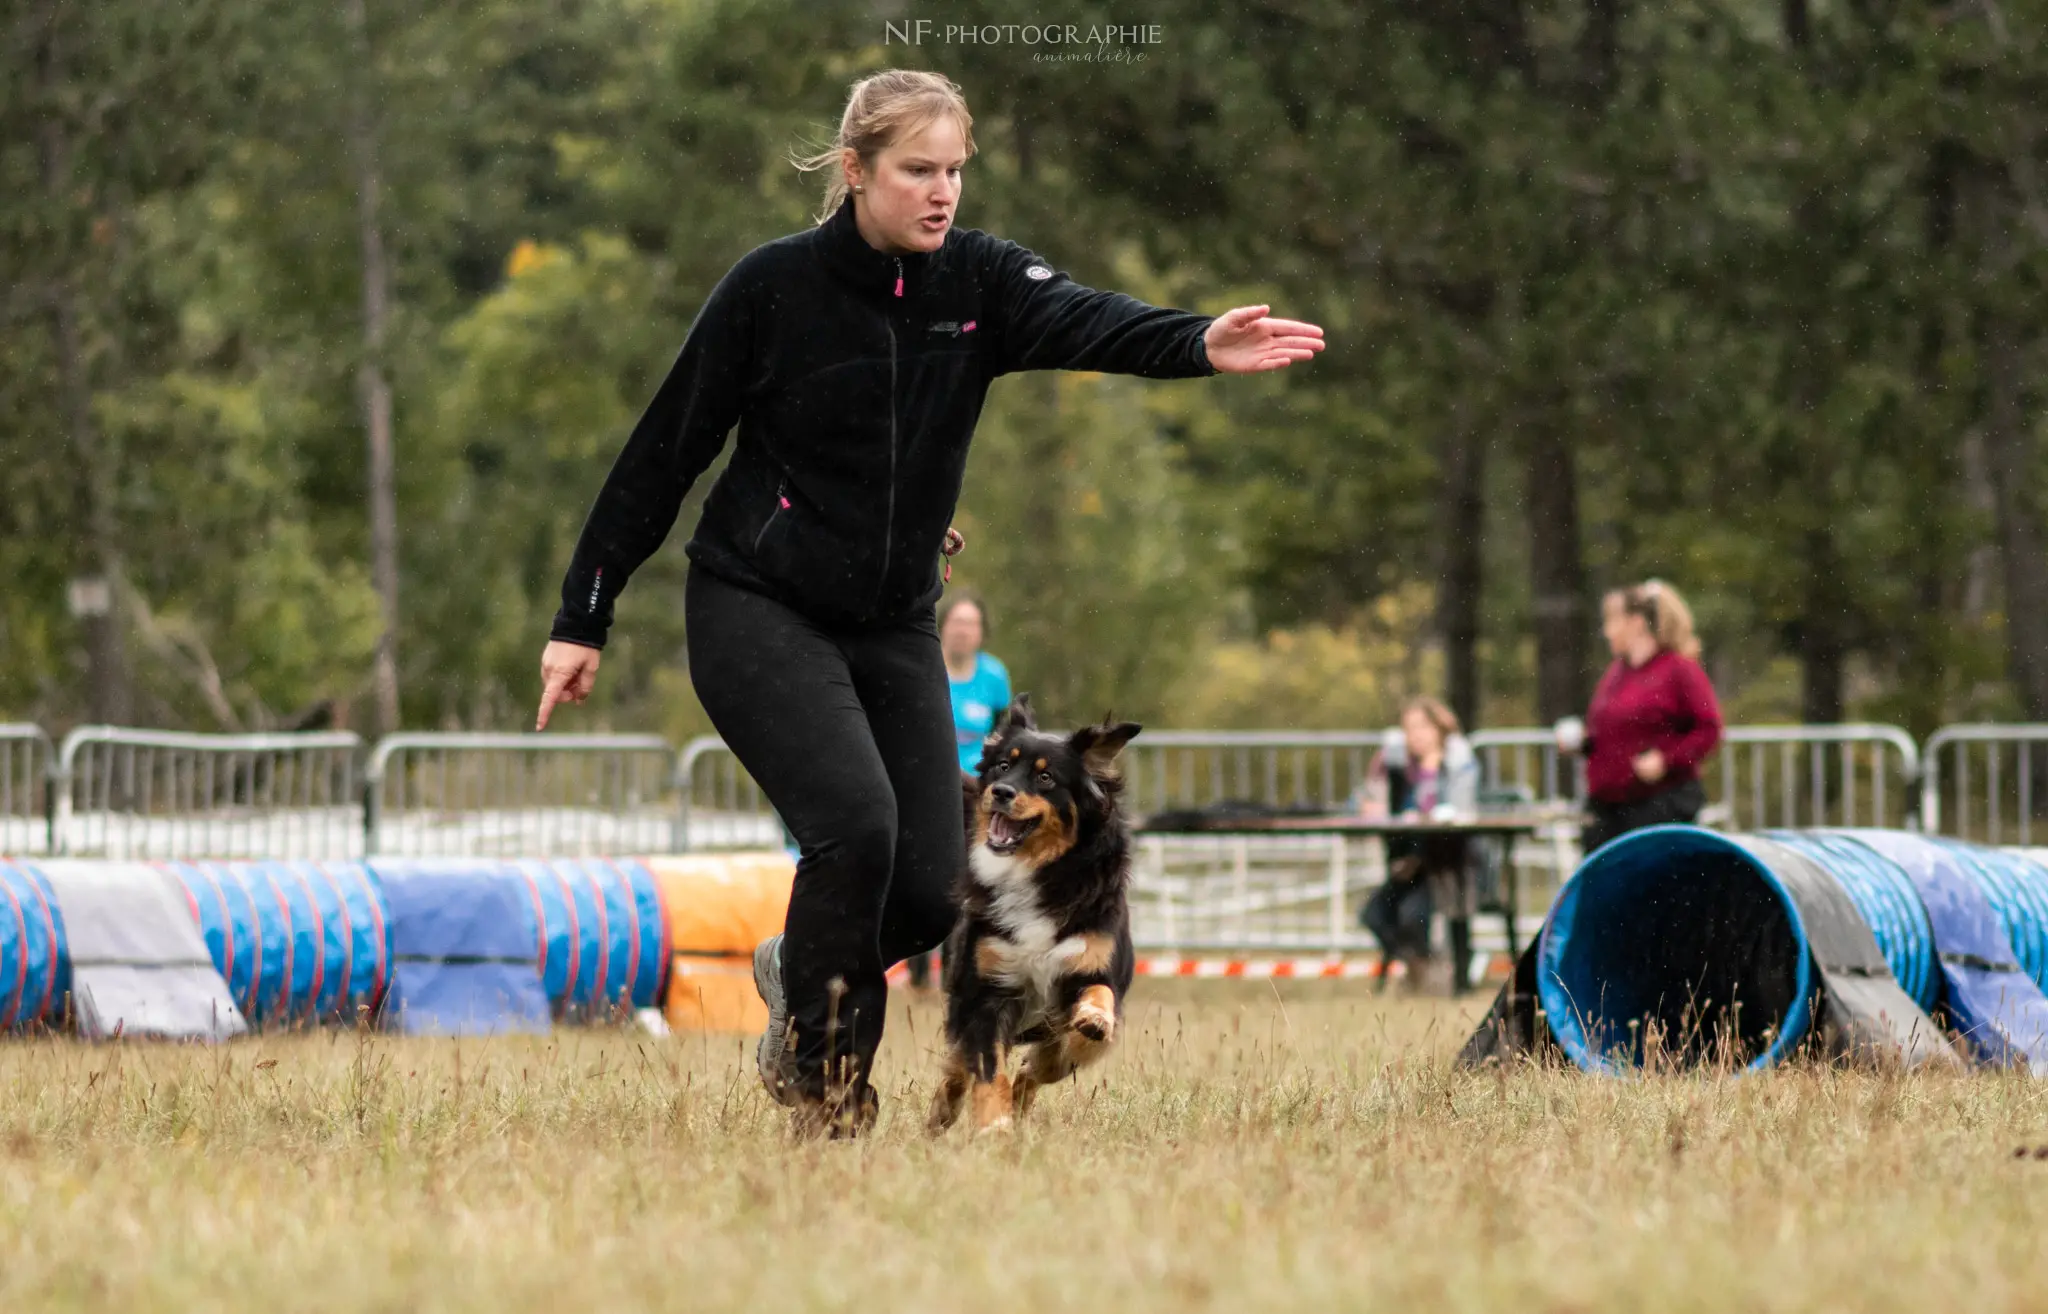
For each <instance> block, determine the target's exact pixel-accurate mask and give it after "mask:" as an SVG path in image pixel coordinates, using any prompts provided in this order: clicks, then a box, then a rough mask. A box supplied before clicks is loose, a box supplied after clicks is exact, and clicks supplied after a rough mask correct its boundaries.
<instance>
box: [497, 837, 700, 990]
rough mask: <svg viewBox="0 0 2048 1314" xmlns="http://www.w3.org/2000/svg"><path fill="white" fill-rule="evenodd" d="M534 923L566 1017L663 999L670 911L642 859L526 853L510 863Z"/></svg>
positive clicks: (545, 973) (546, 974) (548, 983)
mask: <svg viewBox="0 0 2048 1314" xmlns="http://www.w3.org/2000/svg"><path fill="white" fill-rule="evenodd" d="M505 867H506V873H507V879H508V880H509V881H510V882H511V883H512V884H513V886H514V888H515V890H516V891H517V897H518V899H519V900H520V902H521V904H522V906H523V907H524V909H525V910H526V914H527V917H528V919H529V924H530V925H531V927H532V931H533V940H534V946H535V951H536V953H537V954H538V955H539V957H540V961H541V981H542V983H543V985H544V987H545V989H546V990H547V996H548V1001H549V1003H550V1005H551V1006H552V1007H553V1008H554V1011H555V1014H556V1016H558V1017H564V1018H586V1019H594V1018H603V1017H607V1016H611V1015H613V1014H616V1013H617V1012H619V1011H620V1010H621V1009H622V1008H628V1007H630V1008H655V1007H659V1006H660V1003H661V997H662V986H663V983H664V981H665V980H666V975H667V970H668V961H669V952H668V918H667V917H666V916H665V915H664V914H663V911H662V907H661V896H660V891H659V889H658V888H657V887H656V885H655V880H654V875H653V873H652V872H650V871H648V870H647V868H646V867H645V866H644V865H643V864H641V863H638V862H633V861H630V860H626V861H613V860H607V859H599V858H580V859H579V858H563V859H556V860H552V861H544V860H540V859H523V860H520V861H517V862H511V863H507V864H505Z"/></svg>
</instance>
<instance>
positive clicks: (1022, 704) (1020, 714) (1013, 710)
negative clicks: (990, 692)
mask: <svg viewBox="0 0 2048 1314" xmlns="http://www.w3.org/2000/svg"><path fill="white" fill-rule="evenodd" d="M1037 728H1038V718H1036V717H1034V716H1033V715H1032V714H1031V695H1030V694H1028V693H1020V694H1018V695H1017V696H1016V697H1015V698H1012V699H1011V700H1010V705H1009V706H1008V707H1006V708H1004V709H1003V714H1002V716H1001V717H1000V718H999V719H998V720H997V721H996V728H995V731H994V733H993V734H991V735H990V736H989V738H991V739H994V738H995V737H996V736H997V735H1000V734H1003V733H1004V732H1005V731H1009V730H1036V729H1037Z"/></svg>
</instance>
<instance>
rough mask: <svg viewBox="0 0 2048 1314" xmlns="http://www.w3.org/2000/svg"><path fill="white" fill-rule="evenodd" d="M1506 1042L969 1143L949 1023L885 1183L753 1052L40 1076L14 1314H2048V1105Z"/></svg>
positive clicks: (9, 1214)
mask: <svg viewBox="0 0 2048 1314" xmlns="http://www.w3.org/2000/svg"><path fill="white" fill-rule="evenodd" d="M1478 1007H1479V1006H1478V1005H1477V1004H1473V1005H1468V1006H1463V1007H1454V1006H1452V1005H1448V1004H1442V1003H1427V1002H1420V1001H1393V1002H1381V1001H1378V1000H1376V999H1374V998H1373V997H1371V996H1370V995H1368V994H1365V993H1363V992H1362V991H1359V990H1356V989H1351V988H1347V987H1336V986H1331V985H1328V984H1321V983H1299V984H1295V985H1293V986H1291V987H1285V986H1283V987H1281V988H1279V989H1277V990H1276V989H1275V988H1273V987H1271V986H1268V985H1258V986H1250V985H1238V984H1209V983H1202V984H1194V983H1188V984H1185V985H1176V984H1167V983H1160V984H1152V983H1142V982H1141V983H1140V986H1139V990H1138V992H1137V994H1136V996H1135V997H1134V999H1133V1001H1132V1008H1131V1017H1130V1019H1129V1022H1130V1027H1129V1030H1128V1032H1127V1036H1126V1045H1125V1047H1124V1052H1123V1053H1122V1054H1121V1056H1120V1057H1119V1058H1117V1059H1116V1060H1114V1061H1113V1062H1112V1063H1111V1064H1110V1065H1108V1066H1106V1067H1105V1068H1103V1069H1102V1070H1101V1071H1100V1072H1099V1073H1097V1074H1095V1075H1094V1077H1093V1079H1092V1080H1089V1081H1087V1082H1086V1083H1085V1084H1081V1085H1068V1086H1065V1087H1061V1088H1058V1089H1055V1090H1053V1091H1051V1092H1048V1094H1047V1096H1046V1097H1045V1098H1044V1099H1042V1100H1041V1102H1040V1104H1039V1106H1038V1109H1037V1110H1036V1111H1035V1113H1034V1120H1033V1122H1032V1123H1031V1124H1030V1125H1029V1126H1028V1127H1027V1128H1025V1129H1024V1130H1022V1131H1020V1132H1018V1133H1016V1134H1012V1135H1009V1136H1007V1137H990V1138H984V1139H983V1140H981V1141H974V1140H972V1139H969V1138H967V1137H965V1136H964V1135H963V1134H962V1133H960V1132H956V1133H954V1134H953V1136H951V1137H949V1138H948V1139H945V1140H943V1141H936V1142H935V1141H931V1140H928V1139H926V1137H925V1136H924V1135H923V1133H922V1129H921V1121H922V1117H921V1115H922V1112H923V1104H924V1098H925V1095H926V1092H927V1091H928V1090H929V1088H930V1079H931V1074H932V1071H933V1067H934V1064H933V1062H932V1060H931V1058H930V1054H929V1050H930V1043H931V1040H932V1033H933V1030H934V1028H935V1024H936V1021H937V1016H936V1012H935V1010H934V1008H933V1007H932V1006H931V1005H929V1004H925V1005H912V1006H910V1007H908V1008H907V1009H906V1010H905V1011H904V1012H902V1013H900V1014H899V1015H898V1016H897V1018H896V1019H895V1022H894V1024H893V1025H894V1031H893V1034H892V1036H891V1039H890V1042H889V1044H888V1046H887V1047H886V1048H885V1050H884V1063H885V1071H884V1077H883V1089H884V1092H885V1104H884V1109H883V1122H882V1126H881V1130H880V1134H879V1135H878V1136H876V1137H874V1138H873V1139H871V1140H869V1141H867V1142H864V1143H860V1144H857V1145H831V1144H826V1145H803V1146H793V1145H791V1144H790V1143H789V1142H788V1141H787V1139H786V1136H785V1132H784V1123H783V1120H782V1118H781V1117H779V1116H778V1112H779V1111H777V1110H774V1109H773V1108H772V1107H771V1106H770V1105H769V1104H768V1102H767V1100H766V1099H765V1098H764V1097H763V1096H762V1094H761V1093H760V1091H759V1089H758V1088H757V1086H756V1085H755V1082H754V1078H753V1075H752V1071H751V1068H750V1067H749V1066H748V1065H747V1064H746V1063H745V1062H744V1059H743V1054H742V1049H741V1045H740V1043H739V1042H738V1041H737V1040H734V1039H721V1040H716V1041H706V1040H704V1039H702V1038H691V1039H673V1040H652V1039H647V1038H643V1037H639V1036H636V1035H634V1034H631V1033H625V1032H562V1033H558V1034H557V1035H556V1036H555V1037H553V1038H552V1039H549V1040H544V1041H541V1040H534V1041H498V1042H490V1043H483V1042H467V1043H462V1044H456V1043H453V1042H434V1041H408V1040H398V1039H384V1038H377V1037H365V1038H359V1037H356V1036H353V1035H345V1034H337V1035H316V1036H291V1037H278V1038H275V1039H261V1040H254V1041H249V1042H246V1043H239V1044H235V1045H231V1046H228V1047H225V1048H222V1049H219V1050H216V1051H205V1050H198V1049H168V1048H158V1047H149V1046H141V1045H113V1046H101V1047H90V1046H85V1045H79V1044H70V1043H55V1042H40V1041H39V1042H24V1043H16V1044H7V1045H0V1310H9V1311H12V1310H23V1311H30V1310H34V1311H41V1310H71V1309H121V1310H173V1309H176V1310H186V1309H190V1310H242V1309H248V1310H264V1311H287V1310H289V1311H309V1310H351V1311H352V1310H427V1311H435V1310H488V1311H522V1310H549V1311H554V1310H603V1309H664V1310H667V1309H673V1310H689V1311H724V1310H747V1311H762V1312H764V1314H765V1312H767V1311H782V1310H792V1309H819V1310H860V1311H864V1312H866V1311H879V1310H915V1311H938V1310H961V1311H973V1312H974V1314H996V1312H997V1311H1005V1310H1032V1311H1048V1310H1065V1309H1087V1310H1107V1311H1119V1312H1122V1311H1129V1312H1130V1314H1150V1312H1151V1311H1167V1310H1171V1311H1175V1312H1176V1314H1181V1312H1184V1311H1189V1310H1205V1309H1218V1310H1232V1311H1239V1310H1262V1309H1274V1310H1278V1309H1288V1310H1325V1309H1361V1310H1364V1309H1390V1310H1391V1309H1398V1310H1405V1311H1417V1310H1432V1311H1434V1310H1482V1309H1484V1310H1515V1311H1535V1310H1607V1309H1614V1310H1692V1309H1702V1310H1704V1309H1743V1310H1793V1309H1831V1310H1832V1309H1867V1310H1881V1309H1897V1310H1911V1311H1914V1312H1915V1314H1926V1312H1927V1311H1930V1310H1948V1309H1967V1310H1970V1311H1973V1314H1990V1312H1992V1311H1999V1310H2038V1309H2042V1308H2044V1307H2048V1085H2041V1084H2036V1083H2031V1082H2029V1081H2027V1080H2025V1079H2022V1078H2013V1077H2001V1076H1970V1077H1958V1076H1952V1075H1928V1076H1897V1075H1889V1076H1888V1075H1881V1074H1870V1073H1850V1072H1835V1071H1826V1070H1814V1069H1803V1070H1787V1071H1781V1072H1776V1073H1771V1074H1766V1075H1763V1076H1760V1077H1752V1078H1747V1079H1742V1080H1732V1079H1728V1078H1725V1077H1676V1078H1660V1079H1656V1080H1652V1081H1646V1082H1639V1083H1621V1082H1615V1081H1607V1080H1601V1079H1595V1078H1589V1077H1585V1076H1582V1075H1580V1074H1577V1073H1574V1072H1569V1071H1542V1070H1535V1069H1524V1070H1516V1071H1509V1072H1505V1073H1500V1074H1480V1075H1474V1074H1461V1073H1456V1072H1453V1071H1452V1070H1451V1069H1450V1066H1449V1062H1448V1060H1449V1056H1450V1054H1451V1053H1452V1052H1453V1051H1454V1050H1455V1049H1456V1047H1457V1045H1458V1043H1459V1042H1460V1041H1461V1040H1462V1039H1463V1037H1464V1035H1465V1033H1466V1030H1467V1028H1468V1027H1469V1025H1470V1021H1471V1019H1472V1018H1473V1016H1474V1015H1475V1014H1476V1013H1477V1011H1478ZM2036 1147H2040V1149H2041V1155H2042V1157H2039V1158H2036V1157H2035V1156H2034V1150H2035V1148H2036ZM2022 1150H2024V1151H2025V1155H2024V1157H2021V1155H2020V1154H2019V1152H2020V1151H2022Z"/></svg>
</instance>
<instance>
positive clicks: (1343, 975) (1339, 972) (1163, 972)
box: [889, 953, 1515, 986]
mask: <svg viewBox="0 0 2048 1314" xmlns="http://www.w3.org/2000/svg"><path fill="white" fill-rule="evenodd" d="M1514 966H1515V965H1514V962H1513V961H1512V960H1511V959H1509V958H1508V956H1507V955H1506V954H1488V953H1476V954H1473V955H1472V967H1471V972H1470V977H1469V979H1471V980H1473V981H1487V980H1494V981H1505V980H1506V979H1507V978H1508V976H1509V974H1510V973H1512V972H1513V971H1514ZM1137 971H1138V975H1139V976H1152V977H1181V978H1190V979H1194V980H1204V981H1231V980H1243V981H1265V980H1280V981H1360V980H1363V981H1370V980H1372V979H1374V978H1376V977H1377V976H1379V973H1380V962H1379V959H1378V958H1153V957H1141V958H1139V959H1138V962H1137ZM1406 973H1407V968H1406V965H1405V964H1402V963H1399V962H1396V963H1394V964H1393V965H1392V966H1391V967H1390V968H1388V970H1387V975H1388V976H1389V977H1393V978H1396V979H1399V978H1400V977H1402V976H1404V975H1406ZM909 983H910V969H909V968H908V967H905V966H904V965H903V964H902V963H898V964H897V965H896V966H894V967H892V968H890V969H889V984H890V985H892V986H903V985H908V984H909ZM933 984H935V985H936V984H937V981H936V979H935V980H934V982H933Z"/></svg>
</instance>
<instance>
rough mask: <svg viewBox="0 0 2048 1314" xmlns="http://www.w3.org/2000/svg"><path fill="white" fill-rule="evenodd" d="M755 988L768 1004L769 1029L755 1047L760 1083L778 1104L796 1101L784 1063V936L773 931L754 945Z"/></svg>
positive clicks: (786, 1014) (786, 1037)
mask: <svg viewBox="0 0 2048 1314" xmlns="http://www.w3.org/2000/svg"><path fill="white" fill-rule="evenodd" d="M754 989H755V990H757V991H759V992H760V994H761V1002H762V1003H764V1004H766V1005H768V1029H767V1030H766V1031H763V1032H762V1033H761V1043H760V1044H758V1045H756V1046H755V1047H754V1066H755V1067H756V1068H758V1069H760V1072H761V1084H762V1086H764V1087H766V1088H767V1091H768V1097H769V1098H770V1099H772V1100H774V1101H775V1102H776V1103H777V1104H783V1105H794V1104H795V1103H796V1091H795V1090H794V1089H793V1088H792V1087H791V1085H790V1083H789V1079H788V1077H787V1076H786V1075H785V1071H784V1067H783V1063H784V1059H785V1056H786V1055H787V1054H788V1052H789V1001H788V1000H787V999H786V998H784V997H783V993H782V937H781V936H779V935H771V936H769V937H768V938H767V939H765V940H763V941H761V943H759V944H757V945H755V946H754Z"/></svg>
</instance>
